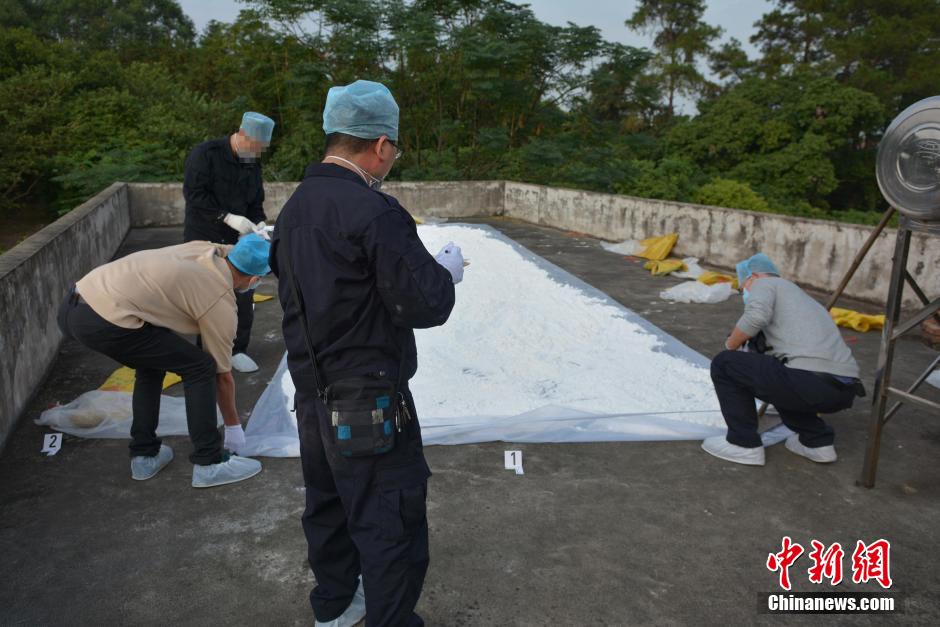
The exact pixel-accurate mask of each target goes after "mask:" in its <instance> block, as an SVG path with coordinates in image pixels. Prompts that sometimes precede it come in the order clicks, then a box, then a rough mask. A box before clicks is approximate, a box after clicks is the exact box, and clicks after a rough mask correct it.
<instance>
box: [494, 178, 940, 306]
mask: <svg viewBox="0 0 940 627" xmlns="http://www.w3.org/2000/svg"><path fill="white" fill-rule="evenodd" d="M505 215H507V216H510V217H514V218H518V219H521V220H525V221H527V222H532V223H533V224H543V225H547V226H553V227H556V228H559V229H564V230H570V231H577V232H579V233H585V234H588V235H592V236H594V237H599V238H602V239H607V240H611V241H622V240H625V239H643V238H646V237H650V236H653V235H662V234H665V233H672V232H675V233H678V234H679V242H678V244H677V245H676V250H675V252H674V254H675V255H677V256H682V257H699V258H700V259H702V260H703V262H705V263H708V264H711V265H715V266H719V267H724V268H733V267H734V264H735V263H736V262H738V261H740V260H741V259H743V258H745V257H747V256H749V255H751V254H753V253H754V252H757V251H763V252H765V253H767V254H768V255H769V256H770V257H771V259H773V260H774V261H775V262H776V263H777V264H778V265H779V267H780V270H781V272H782V273H783V274H784V275H785V276H786V277H788V278H791V279H793V280H795V281H797V282H798V283H801V284H802V285H806V286H809V287H814V288H817V289H821V290H824V291H830V290H834V289H835V288H836V287H837V286H838V284H839V282H840V281H841V280H842V278H843V277H844V276H845V273H846V271H847V270H848V268H849V266H850V265H851V263H852V260H853V259H854V257H855V254H856V253H857V252H858V250H859V249H861V247H862V245H863V244H864V242H865V240H866V239H868V236H869V234H870V233H871V231H872V227H868V226H862V225H856V224H843V223H840V222H831V221H827V220H811V219H807V218H798V217H792V216H783V215H777V214H771V213H756V212H753V211H741V210H737V209H723V208H720V207H708V206H704V205H693V204H686V203H678V202H668V201H661V200H651V199H647V198H633V197H630V196H619V195H614V194H600V193H596V192H585V191H578V190H571V189H559V188H552V187H545V186H540V185H527V184H522V183H512V182H507V183H506V204H505ZM896 237H897V231H896V230H894V229H886V230H885V231H884V232H883V233H882V234H881V235H880V236H879V238H878V240H877V241H876V242H875V245H874V246H873V247H872V249H871V251H870V252H869V254H868V256H867V257H866V258H865V261H864V262H863V263H862V265H861V267H860V268H859V269H858V272H857V273H856V274H855V277H854V278H853V279H852V281H851V282H850V283H849V285H848V287H847V289H846V292H845V293H846V295H847V296H851V297H853V298H858V299H862V300H868V301H872V302H877V303H884V302H885V299H886V297H887V290H888V281H889V278H890V277H889V270H890V268H891V260H892V256H893V254H894V244H895V239H896ZM938 244H940V239H938V238H936V237H927V236H926V235H917V236H915V237H914V239H913V242H912V245H911V251H910V260H909V263H908V268H909V270H910V271H911V274H913V275H914V277H915V278H916V279H917V281H918V283H919V284H920V285H921V287H922V288H924V290H925V291H926V292H927V294H928V295H930V294H934V295H935V294H937V293H940V272H938V271H940V245H938ZM906 302H907V303H908V304H915V302H916V301H915V300H914V296H913V294H911V293H910V291H908V292H907V298H906Z"/></svg>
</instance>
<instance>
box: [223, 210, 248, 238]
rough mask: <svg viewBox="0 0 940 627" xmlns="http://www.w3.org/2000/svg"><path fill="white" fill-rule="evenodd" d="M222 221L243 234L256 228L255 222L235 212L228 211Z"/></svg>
mask: <svg viewBox="0 0 940 627" xmlns="http://www.w3.org/2000/svg"><path fill="white" fill-rule="evenodd" d="M222 222H225V223H226V224H227V225H229V226H230V227H232V228H233V229H235V230H236V231H238V232H239V233H241V234H242V235H247V234H248V233H252V232H254V230H255V223H254V222H252V221H251V220H249V219H248V218H246V217H245V216H237V215H235V214H234V213H226V214H225V217H224V218H222Z"/></svg>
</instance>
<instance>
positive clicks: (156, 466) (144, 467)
mask: <svg viewBox="0 0 940 627" xmlns="http://www.w3.org/2000/svg"><path fill="white" fill-rule="evenodd" d="M171 461H173V449H171V448H170V447H169V446H167V445H166V444H161V445H160V451H159V452H158V453H157V454H156V455H154V456H153V457H145V456H143V455H138V456H137V457H131V479H135V480H136V481H145V480H147V479H150V478H151V477H153V476H154V475H155V474H157V473H158V472H160V471H161V470H163V469H164V468H166V465H167V464H169V463H170V462H171Z"/></svg>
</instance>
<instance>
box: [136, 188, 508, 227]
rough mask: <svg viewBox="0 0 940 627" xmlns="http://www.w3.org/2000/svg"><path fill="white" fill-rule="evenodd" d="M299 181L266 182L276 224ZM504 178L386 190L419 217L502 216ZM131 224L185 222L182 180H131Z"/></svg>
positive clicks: (268, 208) (267, 212) (268, 206)
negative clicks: (153, 181)
mask: <svg viewBox="0 0 940 627" xmlns="http://www.w3.org/2000/svg"><path fill="white" fill-rule="evenodd" d="M297 185H298V183H265V184H264V195H265V200H264V213H265V215H266V216H267V217H268V220H269V221H270V222H271V223H273V222H274V220H275V219H277V216H278V214H279V213H280V212H281V208H282V207H283V206H284V203H286V202H287V199H288V198H290V196H291V194H293V193H294V190H295V189H297ZM504 186H505V183H504V182H503V181H441V182H428V183H424V182H422V183H412V182H394V181H390V182H388V183H386V184H385V185H383V186H382V191H383V192H386V193H388V194H390V195H392V196H394V197H395V198H397V199H398V200H399V202H401V204H402V205H403V206H404V207H405V208H407V209H408V210H409V211H411V212H412V213H413V214H415V215H418V216H432V215H433V216H437V217H441V218H470V217H484V216H493V215H501V214H502V212H503V206H504V204H503V203H504ZM128 187H129V189H130V209H131V226H132V227H147V226H174V225H179V224H182V223H183V216H184V212H185V208H186V203H185V202H184V200H183V185H182V184H181V183H130V184H128Z"/></svg>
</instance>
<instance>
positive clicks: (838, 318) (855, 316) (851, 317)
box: [829, 307, 885, 333]
mask: <svg viewBox="0 0 940 627" xmlns="http://www.w3.org/2000/svg"><path fill="white" fill-rule="evenodd" d="M829 315H830V316H832V319H833V320H834V321H835V323H836V324H837V325H838V326H840V327H845V328H847V329H855V330H856V331H861V332H862V333H865V332H867V331H871V330H872V329H882V328H884V326H885V317H884V314H881V315H878V316H873V315H870V314H863V313H859V312H857V311H852V310H851V309H840V308H838V307H833V308H832V309H830V310H829Z"/></svg>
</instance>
